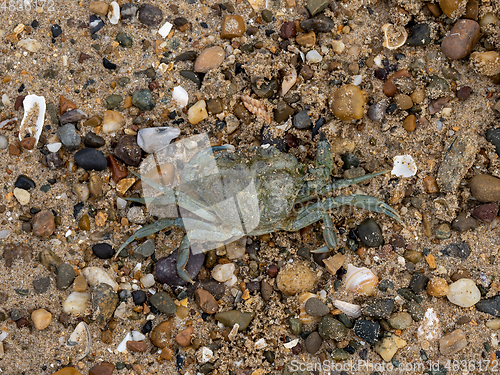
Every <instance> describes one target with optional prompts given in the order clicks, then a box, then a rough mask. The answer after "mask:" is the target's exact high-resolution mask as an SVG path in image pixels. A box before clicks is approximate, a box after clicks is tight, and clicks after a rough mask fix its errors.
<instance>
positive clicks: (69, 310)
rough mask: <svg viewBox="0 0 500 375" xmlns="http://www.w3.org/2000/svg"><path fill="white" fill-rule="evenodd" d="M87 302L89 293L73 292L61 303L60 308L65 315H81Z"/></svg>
mask: <svg viewBox="0 0 500 375" xmlns="http://www.w3.org/2000/svg"><path fill="white" fill-rule="evenodd" d="M89 301H90V293H81V292H73V293H71V294H70V295H69V296H68V298H66V301H64V302H63V304H62V308H63V311H64V312H65V313H66V314H77V315H78V314H83V313H84V312H85V310H86V309H87V304H88V302H89Z"/></svg>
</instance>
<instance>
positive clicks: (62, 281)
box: [56, 263, 75, 290]
mask: <svg viewBox="0 0 500 375" xmlns="http://www.w3.org/2000/svg"><path fill="white" fill-rule="evenodd" d="M74 279H75V269H74V268H73V266H71V264H68V263H63V264H61V265H60V266H59V267H58V269H57V282H56V286H57V289H59V290H66V289H68V288H69V287H70V286H71V284H72V283H73V280H74Z"/></svg>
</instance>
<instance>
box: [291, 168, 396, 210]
mask: <svg viewBox="0 0 500 375" xmlns="http://www.w3.org/2000/svg"><path fill="white" fill-rule="evenodd" d="M388 172H390V169H386V170H384V171H380V172H376V173H371V174H365V175H364V176H359V177H355V178H345V179H342V180H339V181H335V182H333V183H332V184H327V185H324V186H323V187H322V188H321V189H319V190H318V191H315V192H313V193H314V194H311V192H310V191H307V190H308V189H306V191H305V192H304V193H303V194H299V196H298V197H297V200H296V203H302V202H307V201H308V200H311V199H312V198H314V197H315V196H322V195H325V194H327V193H329V192H331V191H334V190H337V189H342V188H345V187H347V186H351V185H355V184H358V183H360V182H364V181H367V180H369V179H371V178H373V177H376V176H380V175H382V174H386V173H388Z"/></svg>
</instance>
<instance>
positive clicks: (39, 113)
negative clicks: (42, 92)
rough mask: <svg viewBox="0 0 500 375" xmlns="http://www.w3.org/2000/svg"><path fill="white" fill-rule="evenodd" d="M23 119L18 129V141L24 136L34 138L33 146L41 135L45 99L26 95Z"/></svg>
mask: <svg viewBox="0 0 500 375" xmlns="http://www.w3.org/2000/svg"><path fill="white" fill-rule="evenodd" d="M23 107H24V117H23V120H22V121H21V126H20V128H19V140H20V141H22V140H23V138H24V137H25V136H26V134H30V136H32V137H35V146H36V144H37V143H38V140H39V139H40V134H42V129H43V122H44V120H45V107H46V106H45V98H44V97H43V96H38V95H28V96H26V97H25V98H24V101H23Z"/></svg>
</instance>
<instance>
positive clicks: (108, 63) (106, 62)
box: [102, 57, 116, 70]
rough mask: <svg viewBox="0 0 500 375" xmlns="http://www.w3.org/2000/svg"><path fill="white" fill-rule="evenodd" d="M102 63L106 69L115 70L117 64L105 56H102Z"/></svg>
mask: <svg viewBox="0 0 500 375" xmlns="http://www.w3.org/2000/svg"><path fill="white" fill-rule="evenodd" d="M102 65H104V67H105V68H106V69H110V70H114V69H116V64H114V63H112V62H111V61H109V60H108V59H107V58H105V57H103V58H102Z"/></svg>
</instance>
